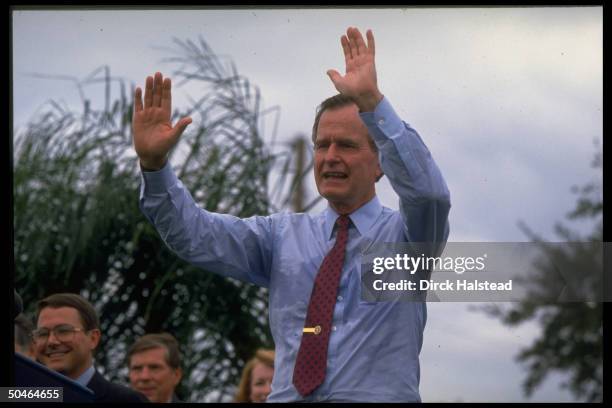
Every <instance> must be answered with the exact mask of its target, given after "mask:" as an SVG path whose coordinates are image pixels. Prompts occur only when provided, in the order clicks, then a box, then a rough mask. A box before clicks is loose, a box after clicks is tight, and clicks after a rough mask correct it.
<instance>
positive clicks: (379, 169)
mask: <svg viewBox="0 0 612 408" xmlns="http://www.w3.org/2000/svg"><path fill="white" fill-rule="evenodd" d="M384 175H385V173H383V171H382V169H381V168H380V162H378V164H376V182H377V183H378V180H380V179H381V178H382V176H384Z"/></svg>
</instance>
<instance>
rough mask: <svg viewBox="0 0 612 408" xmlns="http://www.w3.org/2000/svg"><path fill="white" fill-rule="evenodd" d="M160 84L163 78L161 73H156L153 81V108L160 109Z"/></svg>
mask: <svg viewBox="0 0 612 408" xmlns="http://www.w3.org/2000/svg"><path fill="white" fill-rule="evenodd" d="M162 82H163V76H162V74H161V72H156V73H155V79H154V81H153V107H154V108H159V107H161V99H162Z"/></svg>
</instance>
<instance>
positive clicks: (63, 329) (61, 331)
mask: <svg viewBox="0 0 612 408" xmlns="http://www.w3.org/2000/svg"><path fill="white" fill-rule="evenodd" d="M56 331H57V334H59V335H60V336H61V335H62V334H69V333H70V332H72V328H71V327H58V328H57V329H56Z"/></svg>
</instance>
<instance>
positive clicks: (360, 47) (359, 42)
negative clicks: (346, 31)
mask: <svg viewBox="0 0 612 408" xmlns="http://www.w3.org/2000/svg"><path fill="white" fill-rule="evenodd" d="M353 42H354V43H355V46H356V47H357V52H358V53H359V55H365V54H366V53H367V52H368V49H367V48H366V45H365V42H364V41H363V36H362V35H361V32H360V31H359V29H357V28H355V29H354V30H353Z"/></svg>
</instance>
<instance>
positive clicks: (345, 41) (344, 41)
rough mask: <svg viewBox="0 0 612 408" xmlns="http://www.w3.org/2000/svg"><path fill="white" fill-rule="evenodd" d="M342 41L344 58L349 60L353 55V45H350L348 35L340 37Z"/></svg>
mask: <svg viewBox="0 0 612 408" xmlns="http://www.w3.org/2000/svg"><path fill="white" fill-rule="evenodd" d="M340 43H341V44H342V50H343V51H344V60H345V61H346V62H348V61H349V60H350V59H351V58H353V55H352V54H351V47H350V46H349V40H348V38H347V37H346V35H343V36H342V37H340Z"/></svg>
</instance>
